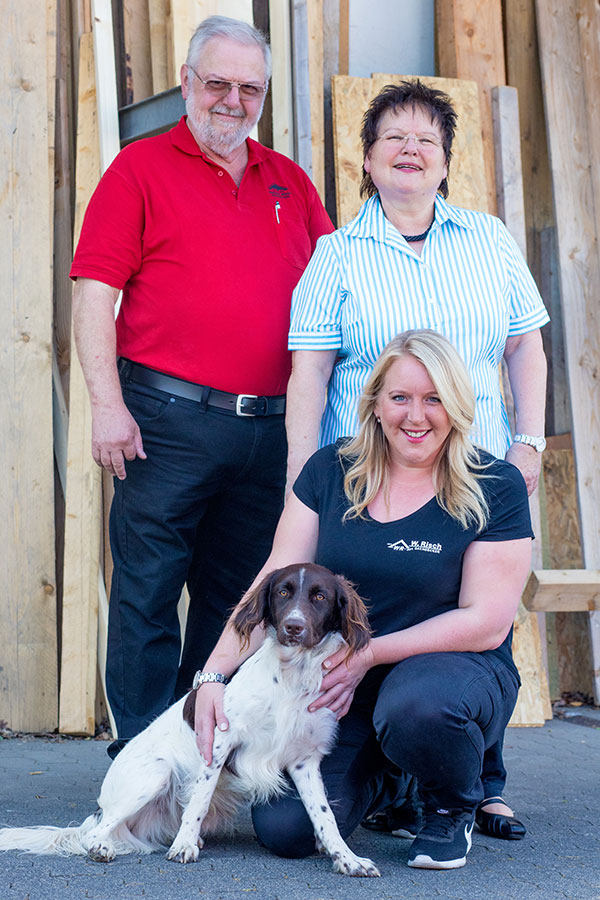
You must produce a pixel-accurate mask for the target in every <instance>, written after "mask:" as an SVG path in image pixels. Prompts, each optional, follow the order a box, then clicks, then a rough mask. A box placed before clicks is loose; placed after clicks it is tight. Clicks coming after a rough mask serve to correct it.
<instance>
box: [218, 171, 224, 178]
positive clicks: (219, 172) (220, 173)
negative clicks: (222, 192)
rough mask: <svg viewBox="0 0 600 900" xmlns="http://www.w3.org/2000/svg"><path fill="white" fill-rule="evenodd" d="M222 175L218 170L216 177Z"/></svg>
mask: <svg viewBox="0 0 600 900" xmlns="http://www.w3.org/2000/svg"><path fill="white" fill-rule="evenodd" d="M222 174H223V173H222V172H221V170H220V169H219V171H218V172H217V175H218V176H219V177H221V175H222Z"/></svg>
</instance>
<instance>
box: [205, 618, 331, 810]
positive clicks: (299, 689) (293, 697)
mask: <svg viewBox="0 0 600 900" xmlns="http://www.w3.org/2000/svg"><path fill="white" fill-rule="evenodd" d="M341 644H342V639H341V637H340V636H339V635H337V634H335V635H331V636H330V637H328V638H327V639H326V640H324V641H322V642H321V644H319V646H318V647H316V648H314V649H313V650H310V651H306V650H299V649H298V648H294V647H281V645H280V644H278V643H277V641H276V640H275V639H274V637H273V636H272V635H269V636H268V637H267V638H266V640H265V642H264V643H263V645H262V647H261V648H260V649H259V650H258V651H257V652H256V653H255V654H254V656H252V657H251V658H250V659H249V660H247V662H246V663H244V665H243V666H242V667H241V669H240V671H239V672H238V673H237V675H236V676H235V678H234V679H233V680H232V682H231V684H229V685H228V686H227V688H226V691H225V700H224V708H225V715H226V716H227V718H228V720H229V722H230V726H229V728H230V734H229V738H230V740H231V743H232V744H233V746H234V747H235V748H236V749H235V750H234V752H233V755H232V757H231V758H230V761H229V763H228V766H227V770H226V772H225V773H224V776H223V777H228V776H227V771H228V772H229V773H230V775H233V776H235V779H236V780H237V779H239V781H240V782H241V783H240V784H239V786H238V785H236V786H235V788H236V789H237V790H239V791H240V792H241V793H244V794H249V795H250V796H252V797H253V799H255V800H259V799H260V800H264V799H266V798H267V797H268V796H270V795H272V794H273V793H276V792H277V791H279V790H281V789H282V788H283V787H284V786H285V781H284V779H283V777H282V774H281V773H282V771H283V770H284V769H286V768H287V767H288V766H289V765H291V764H292V763H297V762H298V761H299V760H301V759H302V758H304V757H308V756H313V755H317V756H318V757H319V758H321V757H323V756H324V755H325V754H326V753H328V752H329V750H330V748H331V744H332V743H333V739H334V736H335V731H336V721H335V715H334V714H333V713H332V712H331V710H329V709H320V710H316V711H315V712H309V711H308V706H309V704H310V703H311V702H312V701H313V700H314V699H315V698H316V697H317V696H318V695H319V691H320V687H321V680H322V674H323V673H322V663H323V661H324V660H325V659H326V658H327V657H328V656H331V654H332V653H334V652H335V651H336V650H337V649H338V648H339V647H340V646H341ZM219 739H220V734H219V732H216V734H215V752H218V747H219Z"/></svg>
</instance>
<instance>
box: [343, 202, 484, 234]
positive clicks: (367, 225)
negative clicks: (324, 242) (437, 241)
mask: <svg viewBox="0 0 600 900" xmlns="http://www.w3.org/2000/svg"><path fill="white" fill-rule="evenodd" d="M435 221H436V224H437V225H440V226H441V225H443V224H444V222H448V221H450V222H453V223H454V224H455V225H458V226H459V227H461V228H468V229H469V230H471V231H472V230H473V226H472V225H471V223H470V222H469V221H468V220H467V218H466V216H465V215H464V213H463V211H462V210H461V209H460V208H459V207H456V206H451V205H450V203H447V202H446V201H445V200H444V198H443V197H442V196H441V195H440V194H437V195H436V198H435ZM389 225H390V223H389V222H388V220H387V219H386V217H385V215H384V212H383V208H382V206H381V202H380V200H379V194H375V195H374V196H373V197H369V199H368V200H367V201H366V203H363V205H362V206H361V208H360V210H359V212H358V215H357V216H356V217H355V218H354V219H352V221H351V222H349V223H348V225H347V226H346V234H347V235H348V237H358V238H373V239H374V240H376V241H380V242H381V243H389V241H390V237H392V241H393V243H395V239H394V235H393V233H391V232H390V231H389ZM394 231H395V229H394Z"/></svg>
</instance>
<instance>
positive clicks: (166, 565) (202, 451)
mask: <svg viewBox="0 0 600 900" xmlns="http://www.w3.org/2000/svg"><path fill="white" fill-rule="evenodd" d="M122 387H123V397H124V399H125V402H126V404H127V406H128V408H129V410H130V412H131V414H132V415H133V417H134V418H135V420H136V421H137V423H138V425H139V427H140V430H141V432H142V439H143V442H144V450H145V452H146V454H147V456H148V458H147V459H145V460H141V459H135V460H132V461H131V462H127V463H126V470H127V477H126V478H125V480H124V481H119V480H118V479H114V481H115V496H114V501H113V505H112V509H111V515H110V541H111V549H112V554H113V562H114V573H113V580H112V589H111V598H110V608H109V634H108V654H107V692H108V699H109V702H110V704H111V707H112V711H113V713H114V716H115V721H116V725H117V729H118V732H119V738H130V737H133V736H134V735H135V734H137V733H138V732H139V731H141V730H142V729H143V728H145V726H146V725H147V724H148V723H149V722H150V721H151V720H152V719H153V718H154V717H155V716H157V715H158V714H159V713H161V712H162V711H163V710H164V709H166V707H167V706H169V704H170V703H172V702H173V701H174V700H175V699H176V698H177V697H178V696H180V695H181V694H182V693H184V692H185V691H186V690H187V689H188V688H189V687H190V685H191V680H192V677H193V674H194V672H195V671H196V669H198V668H200V667H201V666H202V665H203V663H204V661H205V659H206V657H207V656H208V655H209V653H210V652H211V650H212V648H213V646H214V643H215V641H216V640H217V638H218V636H219V634H220V633H221V630H222V628H223V624H224V622H225V620H226V618H227V615H228V613H229V611H230V610H231V608H232V607H233V606H234V605H235V603H237V601H238V600H239V599H240V597H241V596H242V594H243V592H244V591H245V590H246V589H247V588H248V586H249V585H250V583H251V582H252V580H253V578H254V577H255V575H256V573H257V572H258V571H259V569H260V568H261V566H262V565H263V563H264V562H265V560H266V558H267V556H268V554H269V552H270V550H271V544H272V539H273V534H274V531H275V527H276V525H277V521H278V519H279V515H280V513H281V509H282V506H283V493H284V487H285V460H286V451H287V446H286V438H285V426H284V417H283V415H281V416H268V417H264V418H259V417H238V416H235V415H231V414H228V413H227V412H222V411H220V410H214V409H212V408H211V407H208V408H206V406H204V405H203V404H201V403H196V402H194V401H191V400H184V399H181V398H179V397H176V396H172V395H170V394H168V393H166V392H163V391H159V390H156V389H154V388H150V387H146V386H145V385H138V384H135V383H133V382H128V381H127V380H125V379H122ZM192 558H194V560H195V563H196V565H195V568H194V589H193V591H192V602H191V605H190V611H189V616H188V625H187V629H186V635H185V642H184V651H183V657H182V660H181V663H182V666H181V670H180V673H179V678H178V669H179V664H180V652H181V640H180V628H179V621H178V617H177V603H178V600H179V597H180V594H181V590H182V588H183V586H184V584H185V582H186V579H187V578H188V573H189V570H190V565H191V561H192Z"/></svg>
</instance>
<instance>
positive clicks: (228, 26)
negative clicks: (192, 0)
mask: <svg viewBox="0 0 600 900" xmlns="http://www.w3.org/2000/svg"><path fill="white" fill-rule="evenodd" d="M213 38H227V39H228V40H230V41H236V42H237V43H238V44H244V45H245V46H247V47H260V49H261V50H262V54H263V57H264V60H265V78H266V80H267V81H268V80H269V78H270V77H271V48H270V47H269V44H268V43H267V39H266V37H265V36H264V34H263V33H262V31H259V30H258V28H255V27H254V25H248V23H247V22H241V21H240V20H239V19H230V18H228V17H227V16H209V18H208V19H205V20H204V21H203V22H201V23H200V24H199V25H198V27H197V28H196V30H195V32H194V34H193V35H192V39H191V41H190V46H189V49H188V55H187V59H186V63H187V64H188V65H197V64H198V61H199V60H200V57H201V56H202V51H203V49H204V47H205V45H206V44H207V43H208V42H209V41H211V40H212V39H213Z"/></svg>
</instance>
